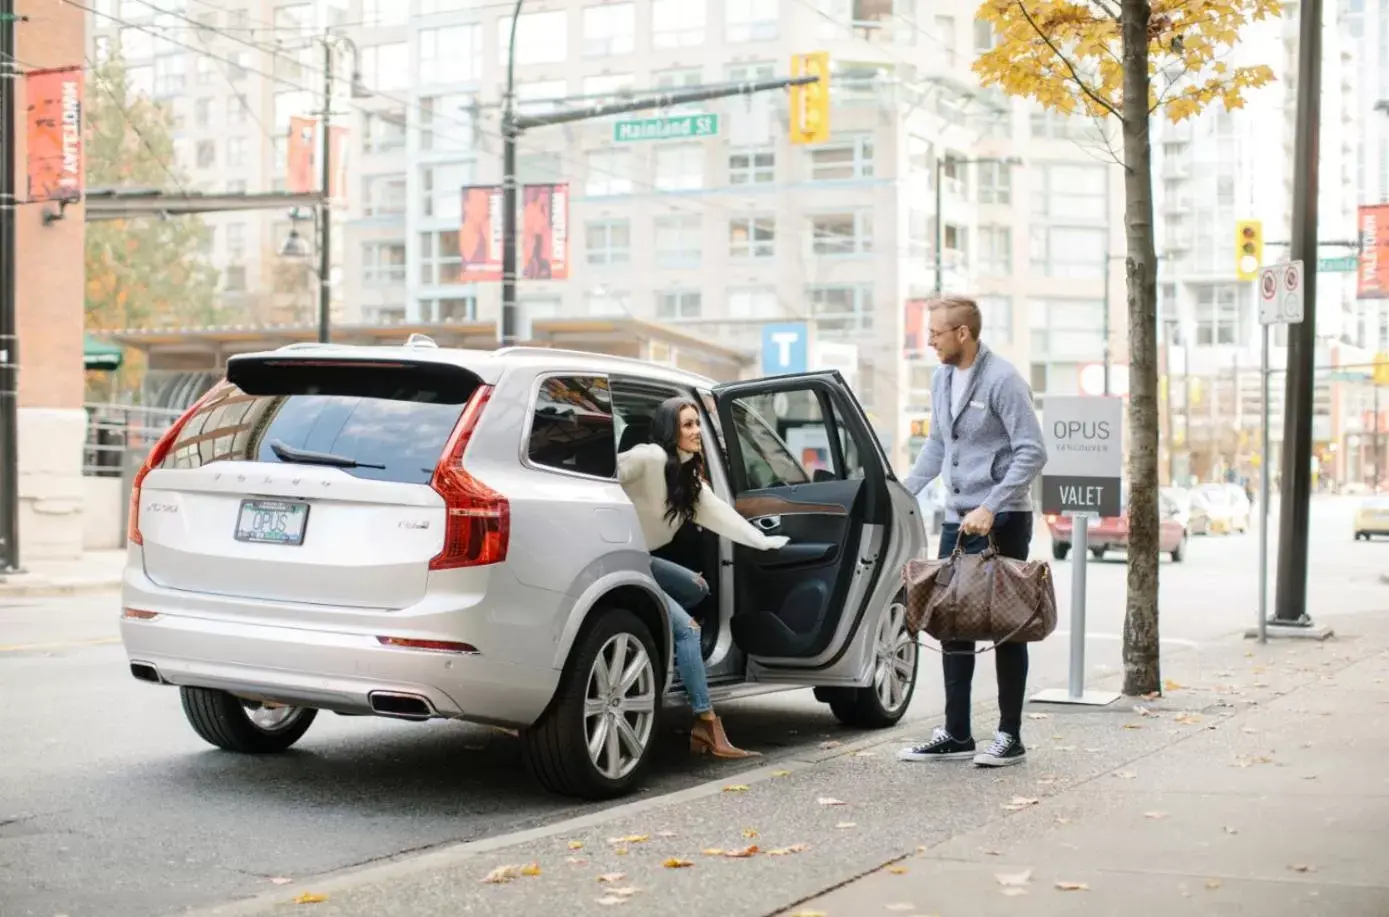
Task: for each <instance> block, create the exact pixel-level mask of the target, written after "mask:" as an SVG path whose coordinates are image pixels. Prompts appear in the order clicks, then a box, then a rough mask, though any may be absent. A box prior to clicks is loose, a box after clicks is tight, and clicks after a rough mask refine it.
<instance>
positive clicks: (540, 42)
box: [497, 10, 569, 68]
mask: <svg viewBox="0 0 1389 917" xmlns="http://www.w3.org/2000/svg"><path fill="white" fill-rule="evenodd" d="M510 50H511V17H510V16H501V17H498V19H497V60H498V61H499V62H500V65H501V66H502V67H503V68H505V67H506V63H507V55H508V54H509V53H510ZM568 56H569V22H568V18H567V17H566V16H565V12H564V10H555V11H554V12H550V13H523V14H521V17H520V18H519V19H517V20H516V64H517V65H518V66H525V65H528V64H558V63H562V62H563V61H564V59H565V58H566V57H568Z"/></svg>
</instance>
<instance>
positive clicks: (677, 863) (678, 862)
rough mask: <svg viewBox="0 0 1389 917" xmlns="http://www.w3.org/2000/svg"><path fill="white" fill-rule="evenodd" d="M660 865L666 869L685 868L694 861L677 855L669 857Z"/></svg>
mask: <svg viewBox="0 0 1389 917" xmlns="http://www.w3.org/2000/svg"><path fill="white" fill-rule="evenodd" d="M661 865H662V866H664V867H665V868H666V869H685V868H686V867H689V866H693V865H694V862H693V861H691V860H682V859H680V858H679V857H671V858H670V859H668V860H666V861H665V862H663V863H662V864H661Z"/></svg>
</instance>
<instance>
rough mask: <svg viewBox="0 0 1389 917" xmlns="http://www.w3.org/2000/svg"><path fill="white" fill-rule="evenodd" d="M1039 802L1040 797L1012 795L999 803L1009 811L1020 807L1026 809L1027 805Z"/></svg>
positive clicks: (1014, 810)
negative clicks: (1006, 800) (1009, 799)
mask: <svg viewBox="0 0 1389 917" xmlns="http://www.w3.org/2000/svg"><path fill="white" fill-rule="evenodd" d="M1039 802H1041V800H1040V799H1032V798H1030V797H1027V796H1014V797H1013V798H1012V800H1011V801H1009V802H1005V803H1001V805H1002V806H1003V808H1005V809H1007V810H1008V811H1009V812H1017V811H1019V810H1021V809H1026V808H1027V807H1028V806H1035V805H1036V804H1037V803H1039Z"/></svg>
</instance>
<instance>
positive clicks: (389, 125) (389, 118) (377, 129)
mask: <svg viewBox="0 0 1389 917" xmlns="http://www.w3.org/2000/svg"><path fill="white" fill-rule="evenodd" d="M420 104H421V106H423V104H424V101H423V100H421V103H420ZM403 149H405V114H404V112H400V113H393V114H390V115H385V114H373V113H368V114H367V115H366V116H365V117H364V118H363V120H362V152H364V153H390V152H392V151H394V150H403Z"/></svg>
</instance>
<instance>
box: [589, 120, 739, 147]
mask: <svg viewBox="0 0 1389 917" xmlns="http://www.w3.org/2000/svg"><path fill="white" fill-rule="evenodd" d="M718 132H719V116H718V115H675V116H674V117H670V118H638V119H637V120H635V121H619V122H617V123H616V124H614V125H613V142H614V143H631V142H633V141H640V140H691V139H695V138H699V137H713V136H714V135H716V134H717V133H718Z"/></svg>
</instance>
